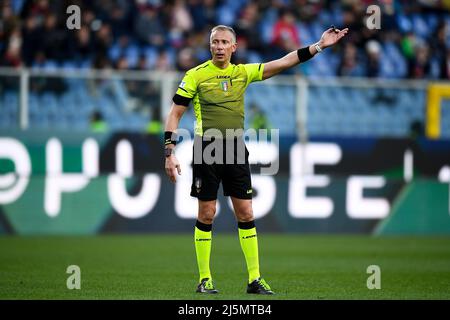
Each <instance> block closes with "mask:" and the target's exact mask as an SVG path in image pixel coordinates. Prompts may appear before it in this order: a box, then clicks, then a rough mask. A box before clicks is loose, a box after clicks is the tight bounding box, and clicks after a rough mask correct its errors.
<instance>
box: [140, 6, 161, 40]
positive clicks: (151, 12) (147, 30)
mask: <svg viewBox="0 0 450 320" xmlns="http://www.w3.org/2000/svg"><path fill="white" fill-rule="evenodd" d="M134 30H135V32H136V35H137V37H138V39H139V40H140V41H141V42H142V43H143V44H144V45H151V46H154V47H157V48H161V47H162V46H164V45H165V43H166V34H165V31H164V28H163V26H162V24H161V21H160V20H159V17H158V13H157V10H156V9H155V8H153V7H150V6H149V7H146V8H145V9H144V10H143V12H142V14H140V15H139V17H138V18H137V20H136V25H135V28H134Z"/></svg>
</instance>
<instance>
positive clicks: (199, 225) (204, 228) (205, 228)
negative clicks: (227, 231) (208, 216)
mask: <svg viewBox="0 0 450 320" xmlns="http://www.w3.org/2000/svg"><path fill="white" fill-rule="evenodd" d="M195 226H196V227H197V229H199V230H202V231H204V232H209V231H211V230H212V224H206V223H202V222H200V221H198V220H197V222H196V223H195Z"/></svg>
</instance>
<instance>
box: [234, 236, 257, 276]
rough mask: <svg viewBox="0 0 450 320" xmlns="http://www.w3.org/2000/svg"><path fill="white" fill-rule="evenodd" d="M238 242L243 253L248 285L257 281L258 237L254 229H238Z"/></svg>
mask: <svg viewBox="0 0 450 320" xmlns="http://www.w3.org/2000/svg"><path fill="white" fill-rule="evenodd" d="M239 241H240V243H241V248H242V251H243V252H244V256H245V261H246V262H247V270H248V283H251V282H252V281H253V280H255V279H258V278H259V277H260V276H261V275H260V274H259V258H258V237H257V234H256V228H252V229H240V228H239Z"/></svg>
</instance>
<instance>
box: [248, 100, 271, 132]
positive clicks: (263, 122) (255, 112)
mask: <svg viewBox="0 0 450 320" xmlns="http://www.w3.org/2000/svg"><path fill="white" fill-rule="evenodd" d="M249 116H250V117H249V119H250V127H251V128H253V129H255V130H260V129H267V130H270V129H271V125H270V123H269V119H267V116H266V114H265V113H264V111H263V110H261V109H260V108H259V106H258V105H257V104H256V103H252V104H251V106H250V114H249Z"/></svg>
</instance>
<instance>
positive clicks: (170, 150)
mask: <svg viewBox="0 0 450 320" xmlns="http://www.w3.org/2000/svg"><path fill="white" fill-rule="evenodd" d="M174 153H175V150H174V148H164V155H165V156H166V158H167V157H170V156H171V155H172V154H174Z"/></svg>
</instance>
